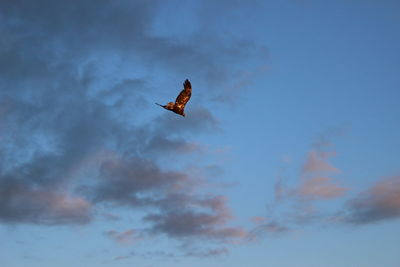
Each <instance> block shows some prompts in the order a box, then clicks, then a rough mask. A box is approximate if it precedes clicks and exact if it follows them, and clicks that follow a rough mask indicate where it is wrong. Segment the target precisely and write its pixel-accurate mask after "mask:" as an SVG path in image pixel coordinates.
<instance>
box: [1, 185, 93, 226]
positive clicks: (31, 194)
mask: <svg viewBox="0 0 400 267" xmlns="http://www.w3.org/2000/svg"><path fill="white" fill-rule="evenodd" d="M91 219H92V214H91V204H90V203H88V202H87V201H86V200H85V199H83V198H81V197H74V196H69V195H67V194H65V193H62V192H53V191H48V190H44V189H35V188H32V187H29V186H27V185H25V184H23V183H21V182H20V181H17V180H14V179H9V178H4V177H2V179H1V180H0V221H3V222H7V223H34V224H48V225H53V224H86V223H89V222H90V221H91Z"/></svg>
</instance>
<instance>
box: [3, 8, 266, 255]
mask: <svg viewBox="0 0 400 267" xmlns="http://www.w3.org/2000/svg"><path fill="white" fill-rule="evenodd" d="M169 5H171V3H166V2H165V1H159V0H150V1H144V0H139V1H107V0H99V1H97V0H96V1H94V0H85V1H78V0H73V1H61V2H57V3H56V2H55V1H52V0H39V1H35V2H32V1H28V0H16V1H10V0H5V1H2V8H1V10H0V18H1V21H2V23H1V25H0V34H1V36H2V38H1V41H0V71H1V73H2V75H1V76H0V87H1V88H2V90H1V92H0V106H1V107H2V108H1V110H0V191H1V195H0V222H2V223H13V224H18V223H24V224H41V225H65V224H68V225H69V224H88V223H90V222H92V221H95V220H97V219H98V218H99V217H100V218H103V219H104V217H106V218H109V219H110V221H109V223H111V222H112V221H113V220H115V219H117V218H119V217H118V216H120V218H121V219H123V218H122V217H123V215H121V214H118V216H117V215H114V214H110V212H109V211H108V210H107V209H108V208H110V207H115V206H118V207H119V208H121V209H129V210H134V211H138V213H137V214H138V216H142V220H143V222H144V225H143V228H142V229H137V230H136V231H137V233H136V232H129V231H131V230H128V231H126V232H118V231H115V230H110V231H109V232H107V234H106V235H107V236H109V237H110V238H113V239H114V240H117V241H118V242H123V241H124V240H126V239H129V240H130V238H133V239H134V237H135V236H136V234H144V233H151V234H153V235H156V234H157V235H166V236H168V237H173V238H176V239H179V240H186V239H188V238H193V239H196V240H197V239H199V240H202V241H212V242H226V243H228V242H233V240H238V239H241V238H242V237H243V236H244V235H245V234H246V231H245V230H243V229H242V228H241V227H234V226H231V223H232V221H233V219H234V218H233V215H232V214H231V211H230V210H229V208H228V206H229V205H228V200H227V199H226V198H225V197H224V196H223V195H221V194H210V193H207V192H205V191H204V188H202V182H201V181H200V179H199V177H198V176H196V174H195V173H191V172H190V171H188V170H187V169H182V167H181V165H183V163H184V164H186V163H190V164H188V165H191V166H193V165H195V166H196V168H203V167H202V162H201V160H196V161H194V160H193V159H192V158H191V157H190V155H192V154H194V153H199V152H200V153H204V145H203V144H201V143H198V142H196V141H193V139H194V138H193V137H195V136H196V135H200V134H205V133H209V132H216V131H220V130H221V129H220V127H221V125H220V124H219V121H218V119H217V116H218V114H217V113H215V111H214V110H215V109H213V106H211V105H214V106H215V105H219V103H210V101H209V100H210V99H213V98H215V97H216V96H220V95H221V94H225V89H224V88H229V87H231V86H232V85H235V84H237V83H238V82H240V80H242V79H243V78H246V77H247V79H248V78H249V77H248V76H246V75H245V77H243V76H240V77H241V78H242V79H241V78H240V77H239V78H238V77H237V76H236V75H234V74H236V73H243V70H242V69H241V67H240V66H242V65H241V64H237V63H245V62H248V59H249V58H250V57H252V58H258V54H257V53H258V52H259V50H258V48H259V47H258V45H256V44H254V43H253V42H252V41H246V40H244V38H243V37H242V34H241V33H239V32H237V33H236V34H234V35H232V36H231V35H226V34H221V33H224V30H225V29H226V28H227V27H223V28H221V29H219V30H217V31H216V30H215V29H214V28H213V27H211V28H209V27H208V26H207V24H208V20H209V19H210V18H211V16H204V13H203V14H202V15H199V14H200V13H197V12H198V11H197V10H198V8H200V9H202V10H209V11H202V12H206V13H207V12H211V11H212V10H214V9H213V8H211V9H210V7H212V5H213V4H212V3H211V2H210V3H208V2H199V3H197V4H196V5H193V4H190V3H189V4H186V3H185V4H183V5H184V6H183V8H184V10H185V16H186V15H188V16H190V17H191V19H192V21H193V23H194V24H195V25H197V26H198V28H197V26H196V27H194V28H191V29H189V30H188V31H185V32H179V33H170V32H169V30H170V29H168V27H165V26H166V25H165V23H164V22H165V20H164V18H165V16H166V15H167V14H166V13H165V12H163V11H165V9H170V8H169V7H170V6H169ZM243 5H245V4H240V3H236V4H235V8H229V10H226V11H225V12H223V13H221V12H216V13H215V12H212V14H211V13H210V15H212V19H213V20H215V21H222V20H224V19H226V18H227V17H228V16H230V14H231V13H232V12H233V13H238V12H239V11H240V12H239V13H240V16H246V14H249V12H250V11H246V12H242V11H243V10H241V8H240V7H241V6H243ZM180 6H181V5H180ZM210 10H211V11H210ZM170 15H171V14H170ZM172 15H173V16H174V17H175V14H172ZM181 15H182V14H181V13H180V16H181ZM180 16H179V19H175V20H174V21H175V22H177V23H181V17H180ZM160 23H161V24H162V26H164V31H163V30H161V31H158V30H157V29H158V28H160V27H156V25H159V24H160ZM182 30H183V31H184V29H182ZM199 44H201V45H199ZM232 66H235V67H234V68H232ZM243 66H244V65H243ZM246 68H247V67H246ZM246 71H249V72H250V73H251V70H246ZM251 77H253V76H250V78H251ZM185 78H190V79H191V80H193V81H194V82H193V88H194V91H193V98H192V100H193V102H190V103H191V104H190V105H189V106H188V111H190V112H187V117H186V118H185V119H184V120H182V118H178V117H177V116H173V114H170V113H167V112H165V111H163V110H161V109H157V107H156V106H154V109H150V107H153V105H154V104H153V103H154V102H155V101H161V100H163V99H159V98H162V97H164V96H168V100H170V97H171V94H170V92H168V93H166V88H175V86H177V85H178V84H179V86H180V83H181V82H182V81H181V80H180V79H182V80H183V79H185ZM177 80H178V81H179V83H178V82H177ZM173 90H174V91H173V92H174V94H173V95H172V97H175V94H176V93H177V92H178V91H175V89H173ZM164 94H165V95H164ZM194 100H195V101H194ZM205 103H206V104H207V108H205V107H203V105H204V104H205ZM156 112H159V113H156ZM157 114H160V115H159V116H157ZM181 155H184V156H185V157H182V156H181ZM166 161H167V162H168V163H167V164H165V162H166ZM217 167H219V166H217ZM204 173H206V172H204ZM99 210H100V211H99ZM143 214H144V215H143ZM139 219H140V217H139ZM177 226H179V227H180V228H177ZM112 231H114V232H112ZM124 238H126V239H124ZM213 253H217V252H212V251H211V252H210V254H213Z"/></svg>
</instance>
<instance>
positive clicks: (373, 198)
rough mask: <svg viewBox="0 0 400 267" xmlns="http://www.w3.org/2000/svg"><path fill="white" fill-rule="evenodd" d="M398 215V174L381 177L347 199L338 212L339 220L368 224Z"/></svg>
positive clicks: (399, 196)
mask: <svg viewBox="0 0 400 267" xmlns="http://www.w3.org/2000/svg"><path fill="white" fill-rule="evenodd" d="M399 217H400V176H394V177H389V178H383V179H381V180H380V181H378V182H377V183H376V184H375V185H373V186H372V187H371V188H369V189H367V190H365V191H363V192H361V193H360V194H359V195H358V196H357V197H355V198H353V199H351V200H349V201H348V202H347V204H346V206H345V210H344V211H342V212H341V213H340V214H339V219H340V220H341V221H344V222H347V223H351V224H356V225H360V224H369V223H377V222H381V221H386V220H394V219H398V218H399Z"/></svg>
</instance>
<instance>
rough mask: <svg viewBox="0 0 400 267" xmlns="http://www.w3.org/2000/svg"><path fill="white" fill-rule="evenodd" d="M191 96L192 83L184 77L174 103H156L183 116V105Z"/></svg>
mask: <svg viewBox="0 0 400 267" xmlns="http://www.w3.org/2000/svg"><path fill="white" fill-rule="evenodd" d="M191 96H192V85H191V84H190V82H189V80H188V79H186V80H185V82H184V83H183V90H182V91H181V92H180V93H179V95H178V97H177V98H176V100H175V103H173V102H168V104H166V105H161V104H158V103H156V105H159V106H161V107H163V108H165V109H167V110H170V111H172V112H175V113H176V114H179V115H181V116H185V112H184V110H185V105H186V103H187V102H188V101H189V99H190V97H191Z"/></svg>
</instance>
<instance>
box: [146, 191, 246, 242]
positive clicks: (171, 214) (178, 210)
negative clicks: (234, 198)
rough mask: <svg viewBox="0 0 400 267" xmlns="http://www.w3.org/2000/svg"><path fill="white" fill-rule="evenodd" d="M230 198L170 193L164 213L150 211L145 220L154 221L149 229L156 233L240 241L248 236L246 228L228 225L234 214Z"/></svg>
mask: <svg viewBox="0 0 400 267" xmlns="http://www.w3.org/2000/svg"><path fill="white" fill-rule="evenodd" d="M177 198H178V199H179V200H178V201H176V199H177ZM226 201H227V199H226V198H225V197H223V196H209V197H205V198H195V197H193V196H192V197H187V196H184V195H177V196H168V197H167V198H166V199H165V200H163V202H164V203H163V205H165V208H164V209H163V210H162V212H160V213H150V214H148V215H147V216H145V217H144V218H143V219H144V221H147V222H151V223H152V226H151V227H150V228H148V229H147V231H148V232H149V233H152V234H154V233H163V234H166V235H168V236H170V237H176V238H186V237H197V238H200V239H208V240H215V241H221V242H231V241H232V240H240V239H242V238H243V237H245V235H246V231H245V230H244V229H242V228H241V227H229V226H226V225H225V223H226V222H228V221H229V220H230V219H231V217H232V216H231V214H230V210H229V209H228V207H227V205H226ZM171 204H172V205H171Z"/></svg>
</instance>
